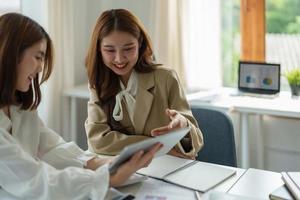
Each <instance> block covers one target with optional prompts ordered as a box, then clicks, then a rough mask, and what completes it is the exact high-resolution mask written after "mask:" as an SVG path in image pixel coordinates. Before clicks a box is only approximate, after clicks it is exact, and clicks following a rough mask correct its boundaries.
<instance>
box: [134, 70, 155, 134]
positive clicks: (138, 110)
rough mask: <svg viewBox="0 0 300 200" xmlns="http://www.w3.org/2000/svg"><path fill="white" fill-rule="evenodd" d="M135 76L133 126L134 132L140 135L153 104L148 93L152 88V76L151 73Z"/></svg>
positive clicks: (150, 94)
mask: <svg viewBox="0 0 300 200" xmlns="http://www.w3.org/2000/svg"><path fill="white" fill-rule="evenodd" d="M137 74H138V91H137V96H136V105H135V111H134V117H133V124H134V126H135V132H136V133H140V134H142V133H143V130H144V127H145V123H146V120H147V118H148V115H149V113H150V110H151V106H152V102H153V94H152V93H151V92H149V89H151V88H153V87H154V74H153V73H151V72H150V73H137Z"/></svg>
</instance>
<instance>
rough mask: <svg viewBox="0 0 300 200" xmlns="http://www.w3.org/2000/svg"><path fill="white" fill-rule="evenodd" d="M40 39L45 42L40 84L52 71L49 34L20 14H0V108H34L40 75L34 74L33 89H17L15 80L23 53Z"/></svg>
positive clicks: (39, 97) (39, 99) (37, 103)
mask: <svg viewBox="0 0 300 200" xmlns="http://www.w3.org/2000/svg"><path fill="white" fill-rule="evenodd" d="M42 39H45V40H46V41H47V49H46V54H45V64H44V68H43V73H42V77H41V83H42V82H44V81H46V80H47V79H48V78H49V76H50V74H51V71H52V62H53V46H52V41H51V39H50V37H49V35H48V34H47V33H46V31H45V30H44V29H43V27H41V26H40V25H39V24H38V23H37V22H35V21H34V20H32V19H30V18H29V17H26V16H24V15H22V14H18V13H8V14H4V15H2V16H1V17H0V108H2V107H5V106H9V105H20V106H21V109H36V108H37V106H38V105H39V103H40V101H41V90H40V83H39V77H38V76H36V77H35V79H34V88H30V89H29V90H28V91H27V92H21V91H18V90H17V89H16V82H17V66H18V63H19V62H20V61H21V59H22V55H23V52H24V51H25V50H26V49H27V48H29V47H31V46H33V45H34V44H35V43H37V42H39V41H41V40H42Z"/></svg>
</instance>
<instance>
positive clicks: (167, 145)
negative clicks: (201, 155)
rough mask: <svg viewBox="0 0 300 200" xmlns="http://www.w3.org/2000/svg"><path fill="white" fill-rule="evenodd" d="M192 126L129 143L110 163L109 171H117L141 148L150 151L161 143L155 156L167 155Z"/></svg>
mask: <svg viewBox="0 0 300 200" xmlns="http://www.w3.org/2000/svg"><path fill="white" fill-rule="evenodd" d="M189 131H190V127H185V128H181V129H176V130H172V131H170V132H169V133H166V134H164V135H160V136H156V137H153V138H150V139H147V140H143V141H141V142H137V143H134V144H131V145H128V146H127V147H125V148H124V149H123V151H122V152H121V153H120V155H119V156H118V157H117V158H116V159H115V160H114V161H113V162H112V163H111V164H110V166H109V172H110V173H112V174H113V173H115V172H116V170H117V169H118V167H119V166H120V165H121V164H122V163H123V162H125V161H127V160H128V159H130V157H131V156H132V155H133V154H134V153H136V152H137V151H139V150H144V151H148V150H149V148H150V147H151V146H152V145H154V144H156V143H158V142H159V143H161V144H163V147H162V148H161V149H160V150H159V151H158V152H156V154H155V157H158V156H162V155H165V154H166V153H168V152H169V151H170V150H171V149H172V148H173V147H174V146H175V145H176V144H177V143H178V142H179V141H180V140H181V139H182V138H183V137H184V136H185V135H186V134H187V133H188V132H189Z"/></svg>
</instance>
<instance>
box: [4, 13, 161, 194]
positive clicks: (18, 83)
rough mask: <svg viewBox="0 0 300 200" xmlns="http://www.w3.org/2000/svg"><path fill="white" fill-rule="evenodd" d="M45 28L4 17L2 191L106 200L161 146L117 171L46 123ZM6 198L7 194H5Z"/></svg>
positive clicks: (48, 66) (48, 52)
mask: <svg viewBox="0 0 300 200" xmlns="http://www.w3.org/2000/svg"><path fill="white" fill-rule="evenodd" d="M52 51H53V47H52V42H51V39H50V38H49V36H48V34H47V33H46V32H45V30H44V29H43V28H42V27H41V26H40V25H39V24H37V23H36V22H35V21H33V20H32V19H30V18H28V17H26V16H23V15H21V14H17V13H9V14H5V15H2V16H1V17H0V188H1V189H0V190H2V191H4V192H5V193H8V194H10V195H11V196H14V197H16V198H22V199H88V198H91V199H97V200H98V199H103V198H104V197H105V195H106V192H107V190H108V188H109V187H110V186H112V187H114V186H118V185H120V184H122V183H123V182H125V181H126V179H127V178H128V177H129V176H131V175H132V174H133V173H134V172H135V171H136V170H138V169H140V168H142V167H144V166H147V165H148V164H149V162H151V159H152V158H153V155H154V153H155V152H156V151H157V150H158V149H159V148H160V147H161V145H160V144H157V145H155V146H154V147H152V149H151V150H150V151H149V152H147V153H143V152H138V153H136V154H135V155H134V156H133V157H132V158H131V159H130V160H129V161H128V162H126V163H125V164H123V165H122V166H121V167H120V168H119V169H118V171H117V172H116V173H115V174H109V172H108V164H107V163H108V162H109V161H108V160H103V159H99V158H97V157H96V156H95V155H93V154H90V155H89V154H86V153H84V152H83V150H81V149H80V148H79V147H78V146H77V145H76V144H74V143H72V142H71V143H66V142H65V141H64V140H63V139H62V138H61V137H60V136H59V135H58V134H57V133H55V132H54V131H52V130H51V129H49V128H47V127H45V126H44V125H43V123H42V121H41V120H40V118H39V116H38V114H37V111H36V108H37V106H38V105H39V103H40V101H41V92H40V83H39V73H40V72H42V73H41V76H42V77H41V83H42V82H44V81H46V80H47V79H48V78H49V76H50V74H51V71H52V57H53V52H52ZM0 198H1V197H0Z"/></svg>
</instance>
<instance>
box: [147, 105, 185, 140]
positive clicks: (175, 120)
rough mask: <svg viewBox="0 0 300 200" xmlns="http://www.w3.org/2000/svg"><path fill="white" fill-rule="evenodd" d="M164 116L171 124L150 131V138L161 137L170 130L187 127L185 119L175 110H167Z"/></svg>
mask: <svg viewBox="0 0 300 200" xmlns="http://www.w3.org/2000/svg"><path fill="white" fill-rule="evenodd" d="M166 115H168V116H169V117H170V119H171V122H170V123H169V124H168V125H166V126H162V127H158V128H156V129H153V130H152V131H151V135H152V136H157V135H163V134H164V133H166V132H168V131H170V130H173V129H177V128H184V127H187V125H188V122H187V119H186V118H185V117H184V116H183V115H181V114H180V113H179V112H177V111H176V110H171V109H168V108H167V109H166Z"/></svg>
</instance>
